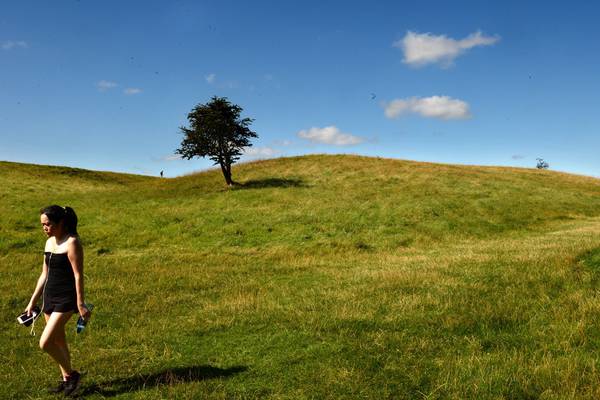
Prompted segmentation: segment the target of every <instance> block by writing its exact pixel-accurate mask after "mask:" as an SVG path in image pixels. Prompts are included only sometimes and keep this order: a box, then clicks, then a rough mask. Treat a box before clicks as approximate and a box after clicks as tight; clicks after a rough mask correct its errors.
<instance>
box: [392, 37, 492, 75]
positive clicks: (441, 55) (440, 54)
mask: <svg viewBox="0 0 600 400" xmlns="http://www.w3.org/2000/svg"><path fill="white" fill-rule="evenodd" d="M499 40H500V37H499V36H484V35H483V34H482V33H481V32H480V31H477V32H475V33H472V34H470V35H469V36H467V37H466V38H464V39H461V40H456V39H452V38H449V37H447V36H446V35H439V36H436V35H432V34H431V33H416V32H411V31H408V32H407V33H406V35H405V36H404V38H403V39H401V40H398V41H396V42H394V43H393V46H394V47H397V48H400V49H402V51H403V52H404V60H403V62H404V63H405V64H408V65H411V66H414V67H421V66H424V65H427V64H434V63H440V64H441V65H442V66H443V67H449V66H450V65H452V63H453V62H454V59H455V58H456V57H458V56H460V55H461V54H463V53H464V52H466V51H467V50H469V49H471V48H473V47H477V46H490V45H493V44H494V43H496V42H498V41H499Z"/></svg>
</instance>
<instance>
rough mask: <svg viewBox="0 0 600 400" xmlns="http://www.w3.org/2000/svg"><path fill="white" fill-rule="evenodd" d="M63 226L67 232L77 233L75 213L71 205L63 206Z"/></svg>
mask: <svg viewBox="0 0 600 400" xmlns="http://www.w3.org/2000/svg"><path fill="white" fill-rule="evenodd" d="M64 221H65V222H64V226H65V230H66V231H67V233H69V234H71V235H77V214H75V210H73V209H72V208H71V207H65V219H64Z"/></svg>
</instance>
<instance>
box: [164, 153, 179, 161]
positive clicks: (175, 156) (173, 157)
mask: <svg viewBox="0 0 600 400" xmlns="http://www.w3.org/2000/svg"><path fill="white" fill-rule="evenodd" d="M181 159H183V158H182V157H181V154H169V155H168V156H164V157H162V158H161V160H162V161H177V160H181Z"/></svg>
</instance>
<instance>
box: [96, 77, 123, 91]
mask: <svg viewBox="0 0 600 400" xmlns="http://www.w3.org/2000/svg"><path fill="white" fill-rule="evenodd" d="M117 86H119V85H118V84H117V83H116V82H112V81H105V80H101V81H98V82H97V83H96V87H97V88H98V90H99V91H101V92H106V91H107V90H110V89H113V88H115V87H117Z"/></svg>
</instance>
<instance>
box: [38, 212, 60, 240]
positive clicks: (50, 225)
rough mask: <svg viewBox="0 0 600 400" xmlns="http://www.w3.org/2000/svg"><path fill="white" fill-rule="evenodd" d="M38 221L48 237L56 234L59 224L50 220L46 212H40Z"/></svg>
mask: <svg viewBox="0 0 600 400" xmlns="http://www.w3.org/2000/svg"><path fill="white" fill-rule="evenodd" d="M40 222H41V223H42V229H43V230H44V233H45V234H46V235H47V236H48V237H50V236H56V234H57V233H58V230H59V229H60V224H56V223H54V222H52V221H50V219H49V218H48V217H47V216H46V214H42V215H41V216H40Z"/></svg>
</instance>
